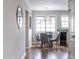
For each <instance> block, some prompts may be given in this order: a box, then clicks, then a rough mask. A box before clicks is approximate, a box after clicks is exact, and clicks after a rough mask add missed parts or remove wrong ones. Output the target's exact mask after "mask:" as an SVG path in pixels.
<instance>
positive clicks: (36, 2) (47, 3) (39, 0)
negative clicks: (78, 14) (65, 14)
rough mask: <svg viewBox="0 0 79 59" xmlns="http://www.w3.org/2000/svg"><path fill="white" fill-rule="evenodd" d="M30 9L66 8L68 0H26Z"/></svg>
mask: <svg viewBox="0 0 79 59" xmlns="http://www.w3.org/2000/svg"><path fill="white" fill-rule="evenodd" d="M26 3H27V4H28V5H29V7H30V8H31V9H32V10H68V0H26Z"/></svg>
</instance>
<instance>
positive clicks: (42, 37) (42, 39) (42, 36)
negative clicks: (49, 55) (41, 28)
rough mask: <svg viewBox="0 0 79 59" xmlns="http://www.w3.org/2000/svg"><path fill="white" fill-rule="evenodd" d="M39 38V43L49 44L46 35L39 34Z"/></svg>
mask: <svg viewBox="0 0 79 59" xmlns="http://www.w3.org/2000/svg"><path fill="white" fill-rule="evenodd" d="M40 38H41V42H44V43H47V42H49V40H48V36H47V33H41V35H40Z"/></svg>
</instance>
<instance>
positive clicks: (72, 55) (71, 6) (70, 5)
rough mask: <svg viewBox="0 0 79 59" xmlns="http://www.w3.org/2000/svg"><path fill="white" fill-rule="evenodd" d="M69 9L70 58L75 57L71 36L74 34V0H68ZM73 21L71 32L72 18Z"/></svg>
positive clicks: (73, 39)
mask: <svg viewBox="0 0 79 59" xmlns="http://www.w3.org/2000/svg"><path fill="white" fill-rule="evenodd" d="M69 9H70V13H69V16H70V31H69V32H70V37H69V50H70V55H71V58H73V59H74V58H75V38H74V37H72V36H73V35H75V0H70V1H69ZM72 19H73V21H74V23H73V32H72V31H71V28H72V27H71V23H72V21H71V20H72Z"/></svg>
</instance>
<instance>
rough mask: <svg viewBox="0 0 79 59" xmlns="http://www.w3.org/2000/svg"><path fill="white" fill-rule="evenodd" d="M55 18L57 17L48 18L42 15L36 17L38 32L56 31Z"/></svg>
mask: <svg viewBox="0 0 79 59" xmlns="http://www.w3.org/2000/svg"><path fill="white" fill-rule="evenodd" d="M55 19H56V17H54V16H51V17H49V18H47V19H45V17H42V16H37V17H36V32H45V31H46V32H50V31H55Z"/></svg>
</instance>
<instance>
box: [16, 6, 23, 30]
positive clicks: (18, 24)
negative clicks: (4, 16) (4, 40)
mask: <svg viewBox="0 0 79 59" xmlns="http://www.w3.org/2000/svg"><path fill="white" fill-rule="evenodd" d="M18 8H20V9H21V14H22V16H21V17H22V24H21V23H20V22H21V18H19V19H18V17H19V16H18V12H19V11H18ZM16 22H17V26H18V29H19V30H20V29H21V28H22V25H23V11H22V8H21V6H20V5H18V6H17V10H16ZM18 22H19V23H18ZM20 25H21V27H20Z"/></svg>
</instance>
